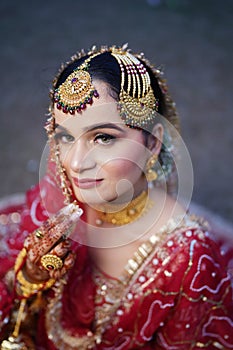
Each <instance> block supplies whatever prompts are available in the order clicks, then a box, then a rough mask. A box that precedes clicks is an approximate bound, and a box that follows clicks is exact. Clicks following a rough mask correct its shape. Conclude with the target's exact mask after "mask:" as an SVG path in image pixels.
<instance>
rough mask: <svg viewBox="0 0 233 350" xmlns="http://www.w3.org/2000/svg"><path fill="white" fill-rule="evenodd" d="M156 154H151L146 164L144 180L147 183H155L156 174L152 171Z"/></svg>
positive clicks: (156, 157)
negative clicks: (145, 179)
mask: <svg viewBox="0 0 233 350" xmlns="http://www.w3.org/2000/svg"><path fill="white" fill-rule="evenodd" d="M157 159H158V156H157V154H153V155H152V156H151V157H150V158H149V159H148V161H147V163H146V178H147V181H149V182H151V181H155V180H156V179H157V177H158V174H157V172H156V171H155V170H154V169H153V167H154V165H155V163H156V162H157Z"/></svg>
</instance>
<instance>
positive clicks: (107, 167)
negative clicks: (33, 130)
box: [54, 81, 150, 205]
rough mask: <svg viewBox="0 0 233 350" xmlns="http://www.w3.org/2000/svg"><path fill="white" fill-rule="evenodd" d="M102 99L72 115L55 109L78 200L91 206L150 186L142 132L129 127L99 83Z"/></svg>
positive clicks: (116, 200) (63, 157) (123, 199)
mask: <svg viewBox="0 0 233 350" xmlns="http://www.w3.org/2000/svg"><path fill="white" fill-rule="evenodd" d="M95 87H96V89H97V91H98V92H99V98H98V99H95V100H94V102H93V104H92V106H89V105H88V106H87V108H86V109H85V110H84V111H83V112H82V113H81V114H78V113H75V115H74V116H69V115H67V114H65V113H64V112H62V111H61V110H58V109H57V108H55V109H54V113H55V120H56V124H57V126H56V134H55V139H56V142H58V143H59V145H60V158H61V162H62V164H63V166H64V168H65V169H66V172H67V175H68V178H69V180H70V182H71V184H72V187H73V191H74V194H75V196H76V198H77V200H78V201H80V202H83V203H87V204H89V205H100V204H104V203H105V202H113V201H114V203H121V202H122V203H124V202H126V201H128V200H131V199H132V198H133V197H134V196H136V195H138V194H139V193H140V192H141V191H142V190H143V189H146V187H147V183H146V180H145V174H144V169H145V165H146V162H147V160H148V158H149V157H150V153H149V151H148V149H147V148H146V147H145V140H144V136H143V134H142V131H140V130H136V129H131V128H129V127H127V126H126V125H125V124H124V123H123V122H122V120H121V118H120V115H119V111H118V110H117V104H116V101H115V100H113V98H112V97H111V96H110V95H109V94H108V90H107V88H106V85H105V84H104V83H102V82H98V81H96V82H95Z"/></svg>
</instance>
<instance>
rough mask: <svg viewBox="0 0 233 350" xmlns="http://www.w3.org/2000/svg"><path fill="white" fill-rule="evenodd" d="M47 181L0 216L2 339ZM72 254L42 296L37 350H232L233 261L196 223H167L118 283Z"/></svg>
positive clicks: (40, 217)
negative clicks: (17, 269) (14, 274)
mask: <svg viewBox="0 0 233 350" xmlns="http://www.w3.org/2000/svg"><path fill="white" fill-rule="evenodd" d="M47 180H48V179H47ZM47 180H46V178H45V179H44V180H43V181H44V185H43V183H42V185H41V186H40V190H41V189H42V190H41V191H39V187H35V188H33V189H31V190H30V191H29V192H28V193H27V196H26V198H25V200H23V201H22V203H18V204H14V205H13V204H11V205H8V206H7V207H6V208H5V209H4V210H3V211H2V214H1V216H0V220H1V251H0V259H1V261H0V271H1V281H0V293H1V297H0V310H1V311H0V321H1V328H2V335H1V336H2V339H4V338H6V334H5V331H6V329H7V325H8V323H9V317H10V315H11V314H12V308H13V305H14V298H15V297H16V296H15V294H14V292H13V291H11V290H10V289H9V283H8V282H9V281H8V280H9V275H10V272H9V271H11V269H12V267H13V265H14V262H15V258H16V256H17V254H18V252H19V251H20V250H21V249H22V246H23V242H24V239H25V237H26V236H27V235H28V233H29V232H32V231H33V230H34V229H35V228H36V227H38V226H40V225H41V224H42V222H43V221H44V220H45V219H47V212H46V211H45V210H44V208H43V206H42V204H41V200H40V193H42V197H43V196H46V187H48V183H49V182H46V181H47ZM45 184H46V185H45ZM43 186H44V187H43ZM50 186H53V185H52V184H51V183H50ZM50 190H51V188H50ZM39 192H40V193H39ZM50 198H52V197H50ZM48 207H49V204H48V203H47V207H46V208H47V209H48ZM56 209H58V208H56ZM168 225H169V226H168ZM168 227H169V232H170V233H167V231H168ZM171 227H173V229H172V230H171ZM223 248H224V249H223ZM73 249H74V250H75V251H76V254H77V258H76V263H75V265H74V267H73V268H72V269H71V270H70V271H69V273H68V275H67V276H66V278H65V279H63V280H62V281H59V282H57V283H56V285H55V287H53V289H52V290H49V291H46V292H45V295H46V298H45V301H46V302H45V304H44V306H43V307H42V306H41V309H40V310H39V312H38V313H37V314H36V318H34V321H35V322H34V323H33V326H32V323H31V324H30V325H31V326H30V327H29V328H26V330H27V331H28V332H29V333H32V336H33V337H34V342H35V348H36V349H39V350H42V349H48V350H54V349H59V350H62V349H64V350H69V349H106V350H107V349H108V350H110V349H112V350H113V349H114V350H120V349H121V350H123V349H158V350H159V349H169V350H176V349H179V350H183V349H185V350H186V349H200V348H203V349H233V319H232V316H233V306H232V289H231V282H230V273H229V271H227V264H228V262H229V260H230V259H232V256H231V253H230V250H227V249H226V245H224V247H223V246H222V247H221V246H220V244H219V243H216V242H215V241H214V240H213V239H212V238H211V237H210V234H209V232H208V230H207V228H206V226H205V224H202V223H201V222H199V220H198V219H196V218H193V217H191V216H189V215H187V217H186V218H184V219H183V220H182V221H181V222H180V223H179V224H178V226H177V223H176V221H175V220H171V221H169V222H168V224H167V225H166V226H165V227H164V228H162V229H161V231H160V232H159V233H156V234H155V235H153V236H152V237H151V238H150V239H149V240H148V241H147V242H144V243H143V244H142V245H141V246H140V247H139V248H138V250H137V251H136V252H135V254H134V256H133V257H132V258H131V259H129V261H128V264H127V266H126V267H125V270H124V273H122V276H121V278H119V279H114V278H111V277H110V276H107V275H106V274H104V273H103V272H101V271H99V270H98V269H97V268H96V267H95V266H93V264H92V262H91V260H90V258H89V256H88V251H87V248H86V247H85V246H81V245H80V244H78V243H74V244H73ZM26 321H27V320H26ZM22 331H23V329H22Z"/></svg>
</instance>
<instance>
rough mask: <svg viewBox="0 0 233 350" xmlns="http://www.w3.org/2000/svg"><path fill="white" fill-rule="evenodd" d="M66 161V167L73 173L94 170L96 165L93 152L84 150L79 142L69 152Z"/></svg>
mask: <svg viewBox="0 0 233 350" xmlns="http://www.w3.org/2000/svg"><path fill="white" fill-rule="evenodd" d="M67 161H68V164H67V165H68V166H69V167H70V169H71V171H73V172H75V173H82V172H84V171H85V170H88V169H92V168H94V167H95V165H96V162H95V156H94V152H93V151H92V152H91V151H90V150H88V149H86V148H85V146H84V145H82V144H81V143H79V142H77V143H75V144H74V145H73V147H72V148H71V149H70V150H69V154H68V156H67Z"/></svg>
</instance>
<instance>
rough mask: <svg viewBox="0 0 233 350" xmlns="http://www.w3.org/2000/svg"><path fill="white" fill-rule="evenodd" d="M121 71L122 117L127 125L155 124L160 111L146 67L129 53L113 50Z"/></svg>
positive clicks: (120, 97) (120, 99)
mask: <svg viewBox="0 0 233 350" xmlns="http://www.w3.org/2000/svg"><path fill="white" fill-rule="evenodd" d="M111 53H112V56H114V57H115V58H116V60H117V62H118V64H119V66H120V70H121V91H120V96H119V107H120V115H121V118H122V119H123V120H124V122H125V124H127V125H130V126H134V127H145V126H146V125H148V124H151V123H152V122H154V119H155V118H156V116H157V114H156V112H157V111H158V100H156V98H155V96H154V93H153V89H152V87H151V81H150V76H149V73H148V72H147V70H146V68H145V66H144V65H143V64H142V62H140V61H139V60H138V59H137V58H136V57H135V56H133V55H132V54H130V53H129V52H128V51H126V50H124V47H123V48H122V49H121V48H120V49H118V48H115V47H113V48H112V49H111Z"/></svg>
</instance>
